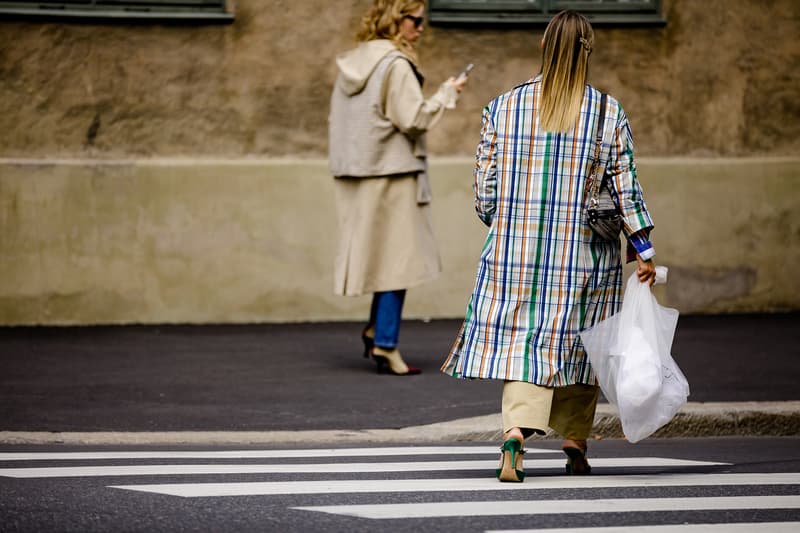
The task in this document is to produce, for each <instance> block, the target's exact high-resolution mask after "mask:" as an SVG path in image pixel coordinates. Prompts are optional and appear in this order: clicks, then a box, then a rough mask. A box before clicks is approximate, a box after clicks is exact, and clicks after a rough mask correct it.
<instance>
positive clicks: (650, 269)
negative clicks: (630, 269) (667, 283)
mask: <svg viewBox="0 0 800 533" xmlns="http://www.w3.org/2000/svg"><path fill="white" fill-rule="evenodd" d="M636 262H637V263H638V266H637V267H636V275H637V276H638V277H639V281H641V282H642V283H647V284H648V285H651V286H652V285H653V283H654V282H655V281H656V264H655V263H653V260H652V259H648V260H647V261H645V260H643V259H642V258H641V257H639V254H636Z"/></svg>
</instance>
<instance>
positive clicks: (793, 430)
mask: <svg viewBox="0 0 800 533" xmlns="http://www.w3.org/2000/svg"><path fill="white" fill-rule="evenodd" d="M501 425H502V422H501V417H500V415H499V414H493V415H486V416H478V417H472V418H463V419H459V420H452V421H449V422H440V423H436V424H427V425H422V426H411V427H406V428H401V429H369V430H349V429H343V430H326V431H169V432H115V431H107V432H106V431H98V432H64V433H62V432H43V431H0V444H67V445H92V446H99V445H125V446H134V445H170V446H174V445H231V446H233V445H287V444H309V445H321V444H347V443H365V442H374V443H387V442H411V443H414V442H419V443H424V442H443V441H449V442H457V441H460V442H470V441H471V442H484V441H496V440H499V439H500V438H501V436H502V431H501V429H500V427H501ZM794 435H800V401H789V402H725V403H689V404H687V405H686V406H684V408H683V409H682V410H681V411H680V412H679V413H678V415H677V416H676V417H675V418H674V419H673V420H672V422H670V423H669V424H667V425H666V426H664V427H663V428H661V429H660V430H659V431H657V432H656V433H655V434H654V435H653V436H652V437H650V438H669V437H724V436H794ZM594 437H595V438H624V435H623V434H622V430H621V427H620V424H619V419H618V418H617V416H616V414H615V411H614V408H613V407H611V406H610V405H608V404H602V405H600V406H598V410H597V415H596V417H595V426H594ZM542 438H544V439H547V438H557V436H556V435H554V434H553V433H549V434H548V435H546V436H544V437H542Z"/></svg>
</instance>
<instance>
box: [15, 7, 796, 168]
mask: <svg viewBox="0 0 800 533" xmlns="http://www.w3.org/2000/svg"><path fill="white" fill-rule="evenodd" d="M367 5H369V0H340V1H337V2H329V1H327V0H304V1H294V0H273V1H271V2H263V1H262V0H238V1H237V6H238V7H237V13H236V22H235V23H234V24H232V25H230V26H197V27H186V26H173V27H165V26H148V25H135V26H127V25H116V26H114V25H96V24H71V25H62V24H41V23H20V22H0V43H2V45H0V156H8V157H54V156H58V157H127V156H172V155H189V156H194V155H197V154H210V155H215V156H234V157H236V156H242V155H248V156H280V157H284V156H317V157H319V156H324V155H325V153H326V149H327V148H326V146H327V141H326V127H327V126H326V117H327V110H328V97H329V94H330V89H331V85H332V83H333V79H334V75H335V72H334V68H333V59H334V56H335V54H336V52H339V51H342V50H345V49H347V48H349V47H350V46H351V45H352V35H353V33H354V31H355V28H356V25H357V21H358V18H359V17H360V15H361V13H362V12H363V11H364V9H365V7H366V6H367ZM664 14H665V16H666V18H667V20H668V24H667V25H666V26H665V27H664V28H639V29H634V28H598V30H597V34H598V35H597V46H596V51H595V53H594V56H593V64H592V72H591V78H592V82H593V83H594V84H595V85H597V86H598V87H600V88H602V89H604V90H607V91H610V92H611V93H612V94H614V95H616V96H617V97H618V98H619V99H620V100H621V101H622V103H623V105H624V106H625V108H626V111H627V112H628V114H629V116H630V118H631V121H632V124H633V128H634V134H635V136H636V139H637V145H638V150H639V153H640V155H650V156H667V155H690V156H718V155H723V156H730V155H735V156H740V155H752V154H757V155H788V154H796V153H798V151H799V150H798V148H800V119H798V116H800V48H799V47H798V44H797V36H798V35H799V34H800V2H797V1H796V0H772V1H768V2H766V1H759V0H707V1H702V2H700V1H697V0H665V2H664ZM541 34H542V29H541V28H538V29H528V30H525V29H516V30H508V29H481V28H470V29H453V28H442V27H429V28H427V29H426V32H425V35H424V38H423V42H422V45H421V47H420V55H421V62H422V65H423V69H424V71H425V72H426V73H427V75H428V80H429V85H428V88H427V89H428V90H429V91H431V90H433V87H434V86H435V85H436V84H438V83H440V82H441V81H442V80H443V79H444V78H446V77H447V76H448V75H453V74H455V73H457V72H458V71H459V70H460V69H461V68H462V67H463V66H464V65H465V64H466V63H467V62H474V63H475V64H476V68H475V71H474V73H473V77H472V80H471V83H470V86H469V88H468V89H467V91H466V93H465V94H464V97H463V101H462V105H461V106H460V108H459V111H458V112H457V113H454V114H452V115H451V116H450V117H448V118H447V120H445V121H444V122H443V123H442V124H441V127H439V128H437V129H436V130H435V131H434V132H432V134H431V138H430V146H431V149H432V152H433V153H434V154H446V155H453V154H463V155H467V154H470V153H472V151H473V149H474V146H475V143H476V139H477V133H478V128H479V117H480V109H481V107H482V106H483V105H484V104H485V103H486V102H487V101H488V100H489V99H491V98H492V97H494V96H495V95H497V94H499V93H500V92H503V91H505V90H507V89H508V88H509V87H511V86H512V85H514V84H516V83H519V82H520V81H524V80H525V79H527V78H529V77H530V76H531V75H532V74H534V73H535V72H536V71H537V70H538V67H539V52H538V43H539V41H540V39H541Z"/></svg>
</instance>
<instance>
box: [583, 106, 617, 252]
mask: <svg viewBox="0 0 800 533" xmlns="http://www.w3.org/2000/svg"><path fill="white" fill-rule="evenodd" d="M606 100H607V95H606V94H605V93H602V96H601V97H600V116H599V117H598V119H597V128H596V133H595V146H594V159H593V160H592V168H591V169H590V171H589V203H588V206H587V207H586V222H587V224H589V227H590V228H592V231H594V232H595V234H597V235H598V236H599V237H600V238H602V239H604V240H607V241H619V234H620V232H621V231H622V216H621V215H620V213H619V209H618V208H617V205H616V204H615V203H614V199H613V198H612V196H611V191H610V190H609V189H608V183H607V182H606V170H605V165H600V155H601V151H602V146H603V131H604V130H605V118H606Z"/></svg>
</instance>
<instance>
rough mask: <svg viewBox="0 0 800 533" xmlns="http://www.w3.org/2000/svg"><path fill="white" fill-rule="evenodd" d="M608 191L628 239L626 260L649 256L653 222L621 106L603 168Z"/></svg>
mask: <svg viewBox="0 0 800 533" xmlns="http://www.w3.org/2000/svg"><path fill="white" fill-rule="evenodd" d="M606 174H607V176H608V182H609V184H610V185H611V191H612V194H613V195H614V196H616V199H617V201H618V205H619V209H620V212H621V213H622V218H623V227H622V232H623V233H624V234H625V237H626V239H627V240H628V251H629V253H628V259H629V260H630V258H631V254H630V252H631V250H635V251H636V252H644V251H645V250H649V251H648V252H647V254H648V255H649V257H652V256H653V255H654V254H655V252H653V251H652V245H651V244H650V241H649V235H650V230H652V229H653V220H652V219H651V218H650V213H649V211H648V210H647V205H646V204H645V201H644V194H643V191H642V187H641V185H640V184H639V180H638V178H637V176H636V162H635V161H634V158H633V136H632V135H631V128H630V124H629V123H628V117H627V115H625V111H623V109H622V107H621V106H620V107H618V112H617V117H616V123H615V126H614V132H613V136H612V138H611V146H610V148H609V154H608V165H607V166H606Z"/></svg>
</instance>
